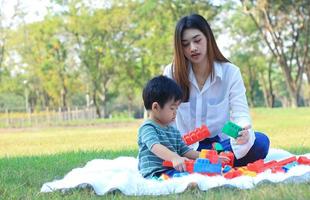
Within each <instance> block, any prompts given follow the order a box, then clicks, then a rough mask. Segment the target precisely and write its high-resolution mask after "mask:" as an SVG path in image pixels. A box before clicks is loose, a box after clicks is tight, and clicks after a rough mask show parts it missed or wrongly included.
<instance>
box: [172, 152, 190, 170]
mask: <svg viewBox="0 0 310 200" xmlns="http://www.w3.org/2000/svg"><path fill="white" fill-rule="evenodd" d="M185 160H188V158H185V157H180V156H179V157H175V158H173V159H172V160H171V162H172V164H173V168H174V169H176V170H178V171H180V172H184V171H186V166H185V162H184V161H185Z"/></svg>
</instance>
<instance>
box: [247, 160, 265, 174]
mask: <svg viewBox="0 0 310 200" xmlns="http://www.w3.org/2000/svg"><path fill="white" fill-rule="evenodd" d="M263 167H264V160H262V159H260V160H257V161H255V162H253V163H249V164H247V168H248V170H250V171H254V172H256V173H260V172H262V170H263Z"/></svg>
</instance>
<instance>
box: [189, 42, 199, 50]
mask: <svg viewBox="0 0 310 200" xmlns="http://www.w3.org/2000/svg"><path fill="white" fill-rule="evenodd" d="M190 48H191V52H195V51H197V47H196V45H195V44H193V43H191V45H190Z"/></svg>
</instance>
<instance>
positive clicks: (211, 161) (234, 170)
mask: <svg viewBox="0 0 310 200" xmlns="http://www.w3.org/2000/svg"><path fill="white" fill-rule="evenodd" d="M219 155H225V156H227V157H230V158H231V156H233V153H232V152H227V151H224V152H221V153H220V154H218V153H217V152H216V151H215V150H206V149H203V150H202V151H201V152H200V155H199V158H198V159H196V160H188V161H185V166H186V172H183V173H181V174H180V175H179V174H175V175H176V176H174V177H180V176H184V175H187V174H191V173H199V174H203V175H208V176H214V175H223V176H224V177H225V178H227V179H232V178H235V177H238V176H242V175H244V176H251V177H255V176H256V175H257V174H259V173H262V172H264V171H266V170H271V172H272V173H277V172H283V173H286V172H287V171H288V170H290V169H291V168H292V167H294V166H296V165H310V158H307V157H305V156H300V157H299V158H298V159H297V158H296V156H292V157H290V158H286V159H283V160H281V161H275V160H272V161H269V162H266V163H265V162H264V161H263V160H257V161H255V162H253V163H249V164H248V165H247V166H243V167H233V159H232V160H231V162H229V163H223V162H221V161H220V159H219ZM232 158H233V157H232ZM163 166H165V167H173V165H172V163H171V162H170V161H164V162H163Z"/></svg>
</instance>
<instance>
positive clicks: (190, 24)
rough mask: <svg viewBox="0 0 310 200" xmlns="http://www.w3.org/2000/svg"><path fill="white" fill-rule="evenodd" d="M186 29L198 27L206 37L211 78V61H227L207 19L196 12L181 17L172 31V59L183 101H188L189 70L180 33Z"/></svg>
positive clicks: (174, 75) (174, 76) (212, 71)
mask: <svg viewBox="0 0 310 200" xmlns="http://www.w3.org/2000/svg"><path fill="white" fill-rule="evenodd" d="M186 29H198V30H199V31H201V32H202V33H203V34H204V36H205V37H206V39H207V62H208V66H209V67H210V69H211V79H213V77H214V69H213V63H214V61H218V62H229V60H227V59H226V58H225V57H224V56H223V54H222V53H221V52H220V50H219V48H218V46H217V44H216V41H215V39H214V36H213V33H212V30H211V28H210V25H209V24H208V22H207V20H206V19H205V18H203V17H202V16H201V15H198V14H191V15H188V16H185V17H182V18H181V19H180V20H179V21H178V23H177V25H176V27H175V32H174V59H173V67H172V70H173V78H174V79H175V81H176V82H177V83H178V84H179V85H180V87H181V89H182V91H183V101H185V102H186V101H188V99H189V93H190V91H189V88H190V83H189V79H188V77H189V70H188V60H187V59H186V58H185V56H184V52H183V46H182V42H181V41H182V35H183V33H184V31H185V30H186Z"/></svg>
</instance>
